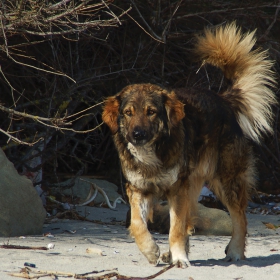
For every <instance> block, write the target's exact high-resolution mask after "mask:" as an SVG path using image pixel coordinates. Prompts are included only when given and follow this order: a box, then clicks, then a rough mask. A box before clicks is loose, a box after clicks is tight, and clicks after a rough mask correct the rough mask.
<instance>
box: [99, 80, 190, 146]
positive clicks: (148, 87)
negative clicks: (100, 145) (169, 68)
mask: <svg viewBox="0 0 280 280" xmlns="http://www.w3.org/2000/svg"><path fill="white" fill-rule="evenodd" d="M184 116H185V113H184V105H183V104H182V103H181V102H180V101H179V100H178V99H177V97H176V95H175V93H174V92H169V91H167V90H165V89H163V88H161V87H159V86H156V85H152V84H136V85H130V86H127V87H125V88H124V89H123V90H122V91H121V92H119V93H118V94H117V95H115V96H112V97H109V98H108V99H106V100H105V106H104V110H103V114H102V119H103V121H104V122H105V123H106V124H107V125H108V126H109V127H110V129H111V131H112V133H113V134H115V133H117V132H120V133H122V135H123V136H124V137H125V139H126V140H127V141H128V142H130V143H131V144H133V145H145V144H146V143H148V142H153V141H154V140H156V139H157V137H158V136H159V135H160V134H162V133H170V130H171V129H172V128H175V127H176V126H177V125H178V123H179V122H180V121H181V120H182V119H183V117H184Z"/></svg>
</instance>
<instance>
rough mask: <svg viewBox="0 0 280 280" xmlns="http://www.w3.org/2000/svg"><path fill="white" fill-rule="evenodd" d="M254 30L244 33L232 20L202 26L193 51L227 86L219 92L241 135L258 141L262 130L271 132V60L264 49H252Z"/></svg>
mask: <svg viewBox="0 0 280 280" xmlns="http://www.w3.org/2000/svg"><path fill="white" fill-rule="evenodd" d="M254 35H255V31H253V32H248V33H245V34H242V33H241V30H240V29H239V28H237V27H236V25H235V23H231V24H228V25H226V26H222V27H219V28H217V29H215V30H212V29H206V30H205V34H204V35H203V36H198V38H197V44H196V46H195V47H196V48H195V52H196V53H197V54H198V55H199V57H200V58H201V59H202V61H203V63H209V64H212V65H214V66H216V67H219V68H221V69H222V71H223V72H224V75H225V77H226V78H227V79H229V80H230V81H231V86H230V87H229V88H228V90H226V91H225V92H223V93H222V96H223V97H224V98H225V99H226V100H228V102H230V104H231V106H232V108H233V110H234V111H235V114H236V116H237V119H238V122H239V125H240V126H241V128H242V130H243V132H244V134H245V135H246V136H247V137H249V138H251V139H253V140H254V141H256V142H259V140H260V136H261V133H262V132H271V131H272V125H271V123H272V110H271V105H272V104H274V103H276V99H275V95H274V93H273V91H272V90H271V87H273V86H274V85H275V78H274V73H273V71H272V70H271V68H272V66H273V62H272V61H271V60H269V59H268V55H267V51H260V50H252V48H253V46H254V44H255V42H256V39H255V36H254Z"/></svg>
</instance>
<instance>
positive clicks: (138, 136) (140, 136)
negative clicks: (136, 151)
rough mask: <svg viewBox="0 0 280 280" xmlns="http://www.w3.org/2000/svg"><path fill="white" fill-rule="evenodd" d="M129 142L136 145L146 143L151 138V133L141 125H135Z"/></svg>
mask: <svg viewBox="0 0 280 280" xmlns="http://www.w3.org/2000/svg"><path fill="white" fill-rule="evenodd" d="M128 140H129V142H131V143H132V144H134V145H144V144H146V143H147V142H148V141H149V140H150V136H149V133H148V132H147V131H146V130H145V129H142V128H141V127H138V126H137V127H135V128H134V129H133V131H132V134H131V135H130V137H129V136H128Z"/></svg>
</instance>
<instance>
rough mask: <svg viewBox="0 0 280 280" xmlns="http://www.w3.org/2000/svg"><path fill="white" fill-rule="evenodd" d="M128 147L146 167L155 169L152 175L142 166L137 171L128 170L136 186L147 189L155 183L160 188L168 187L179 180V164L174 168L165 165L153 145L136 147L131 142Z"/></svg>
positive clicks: (128, 176)
mask: <svg viewBox="0 0 280 280" xmlns="http://www.w3.org/2000/svg"><path fill="white" fill-rule="evenodd" d="M127 147H128V149H129V150H130V152H131V154H132V155H133V156H134V157H135V159H136V160H138V161H139V162H141V163H142V164H145V169H147V170H152V169H153V170H155V172H152V174H153V175H152V176H151V175H147V173H146V172H145V170H141V168H139V170H137V171H134V170H126V177H127V180H128V181H130V183H131V184H132V185H134V186H135V187H137V188H140V189H145V188H147V187H148V186H150V185H151V184H153V185H156V186H157V187H159V188H160V189H166V188H169V187H170V186H172V185H173V184H174V183H175V182H176V181H177V180H178V173H179V170H180V167H179V164H177V165H175V166H174V167H172V168H166V167H164V166H163V164H162V162H161V160H160V159H159V158H158V157H157V156H156V153H155V150H154V148H153V147H146V146H145V147H135V146H133V145H132V144H131V143H129V144H128V146H127Z"/></svg>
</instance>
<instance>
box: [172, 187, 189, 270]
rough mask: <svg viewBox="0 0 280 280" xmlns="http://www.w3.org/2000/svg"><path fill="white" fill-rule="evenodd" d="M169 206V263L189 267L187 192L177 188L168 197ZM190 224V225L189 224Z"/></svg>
mask: <svg viewBox="0 0 280 280" xmlns="http://www.w3.org/2000/svg"><path fill="white" fill-rule="evenodd" d="M168 200H169V205H170V231H169V246H170V256H169V257H170V262H171V263H173V264H176V265H177V266H178V267H181V268H186V267H188V266H190V265H191V264H190V262H189V259H188V256H187V252H188V248H187V247H188V236H189V229H190V228H192V225H191V223H190V222H191V217H190V204H189V201H188V193H187V190H186V189H184V188H183V186H179V188H178V189H177V190H176V193H175V192H174V193H170V194H169V195H168ZM189 223H190V224H189Z"/></svg>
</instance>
